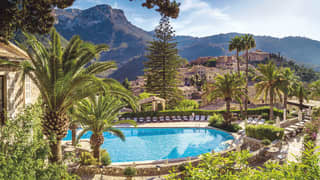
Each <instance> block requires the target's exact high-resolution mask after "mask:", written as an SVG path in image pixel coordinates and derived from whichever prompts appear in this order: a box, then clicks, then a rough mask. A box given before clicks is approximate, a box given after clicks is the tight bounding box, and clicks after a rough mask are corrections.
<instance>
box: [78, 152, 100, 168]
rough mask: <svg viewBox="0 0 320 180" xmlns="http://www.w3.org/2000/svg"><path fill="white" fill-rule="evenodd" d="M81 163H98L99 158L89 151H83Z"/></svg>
mask: <svg viewBox="0 0 320 180" xmlns="http://www.w3.org/2000/svg"><path fill="white" fill-rule="evenodd" d="M80 164H81V165H96V164H97V160H96V159H95V158H94V157H93V155H92V154H91V153H89V152H82V153H81V154H80Z"/></svg>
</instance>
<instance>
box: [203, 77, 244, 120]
mask: <svg viewBox="0 0 320 180" xmlns="http://www.w3.org/2000/svg"><path fill="white" fill-rule="evenodd" d="M212 87H213V88H207V90H209V92H205V94H206V96H205V99H206V100H208V101H209V102H212V101H214V100H217V99H220V98H221V99H224V100H225V101H226V115H225V121H226V124H228V125H230V124H231V113H230V104H231V101H232V100H237V101H238V102H241V96H243V95H244V93H243V88H244V78H243V76H242V74H241V73H240V76H239V75H238V74H237V73H229V74H225V75H223V76H222V75H218V76H217V77H216V78H215V83H214V84H213V85H212Z"/></svg>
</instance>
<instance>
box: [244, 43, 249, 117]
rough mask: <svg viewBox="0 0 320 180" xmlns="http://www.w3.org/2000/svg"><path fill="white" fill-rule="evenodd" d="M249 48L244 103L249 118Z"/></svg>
mask: <svg viewBox="0 0 320 180" xmlns="http://www.w3.org/2000/svg"><path fill="white" fill-rule="evenodd" d="M248 51H249V50H248V48H246V57H247V58H246V89H245V94H246V97H245V103H244V109H245V118H246V119H247V118H248V101H249V100H248V83H249V82H248V81H249V80H248V71H249V52H248Z"/></svg>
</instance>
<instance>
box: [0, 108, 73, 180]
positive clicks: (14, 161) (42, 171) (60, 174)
mask: <svg viewBox="0 0 320 180" xmlns="http://www.w3.org/2000/svg"><path fill="white" fill-rule="evenodd" d="M41 114H42V113H41V107H40V105H33V106H30V107H27V108H26V109H25V110H24V111H23V112H22V113H21V114H19V115H18V116H17V118H15V119H10V120H8V121H7V122H6V125H5V126H2V127H0V179H1V180H2V179H6V180H7V179H10V180H21V179H30V180H31V179H32V180H33V179H40V180H47V179H50V180H61V179H63V180H67V179H68V180H69V179H76V177H75V176H72V175H69V174H68V172H67V169H66V167H65V166H63V165H57V164H48V163H47V159H48V155H49V153H50V148H49V144H48V142H47V141H45V140H44V136H43V134H42V132H41V130H40V129H41V127H40V126H41V125H40V115H41Z"/></svg>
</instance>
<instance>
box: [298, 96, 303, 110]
mask: <svg viewBox="0 0 320 180" xmlns="http://www.w3.org/2000/svg"><path fill="white" fill-rule="evenodd" d="M299 109H300V111H301V112H302V109H303V99H299Z"/></svg>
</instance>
